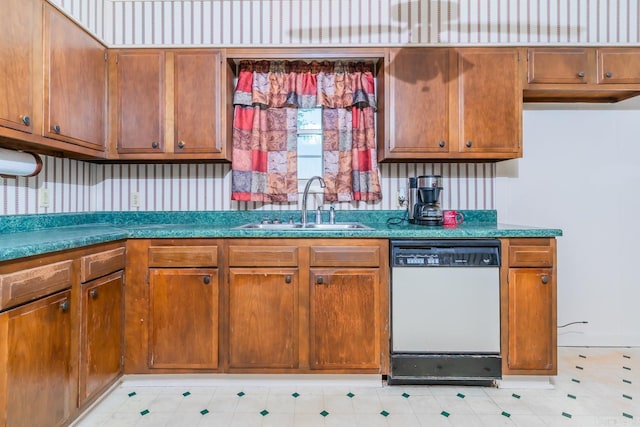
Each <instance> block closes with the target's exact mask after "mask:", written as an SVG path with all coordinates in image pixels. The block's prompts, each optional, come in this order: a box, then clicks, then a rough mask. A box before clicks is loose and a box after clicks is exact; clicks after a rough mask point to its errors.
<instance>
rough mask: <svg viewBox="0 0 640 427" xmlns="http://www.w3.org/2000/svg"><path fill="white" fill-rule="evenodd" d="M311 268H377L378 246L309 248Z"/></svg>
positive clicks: (378, 263) (378, 260)
mask: <svg viewBox="0 0 640 427" xmlns="http://www.w3.org/2000/svg"><path fill="white" fill-rule="evenodd" d="M309 265H311V266H312V267H379V266H380V247H379V246H348V245H340V246H311V247H310V248H309Z"/></svg>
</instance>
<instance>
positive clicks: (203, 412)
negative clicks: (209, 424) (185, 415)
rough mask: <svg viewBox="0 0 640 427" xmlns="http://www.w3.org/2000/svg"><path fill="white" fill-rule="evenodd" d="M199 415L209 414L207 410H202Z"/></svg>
mask: <svg viewBox="0 0 640 427" xmlns="http://www.w3.org/2000/svg"><path fill="white" fill-rule="evenodd" d="M200 413H201V414H202V415H207V414H208V413H209V410H208V409H203V410H202V411H200Z"/></svg>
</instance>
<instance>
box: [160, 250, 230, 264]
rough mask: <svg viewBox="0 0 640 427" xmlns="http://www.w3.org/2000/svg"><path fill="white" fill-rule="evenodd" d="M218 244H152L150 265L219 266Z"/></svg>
mask: <svg viewBox="0 0 640 427" xmlns="http://www.w3.org/2000/svg"><path fill="white" fill-rule="evenodd" d="M217 265H218V247H217V246H150V247H149V267H217Z"/></svg>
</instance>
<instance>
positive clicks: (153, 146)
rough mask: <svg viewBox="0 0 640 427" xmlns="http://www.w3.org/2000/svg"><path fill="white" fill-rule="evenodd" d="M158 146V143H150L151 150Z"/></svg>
mask: <svg viewBox="0 0 640 427" xmlns="http://www.w3.org/2000/svg"><path fill="white" fill-rule="evenodd" d="M159 146H160V144H158V142H157V141H153V142H152V143H151V148H158V147H159Z"/></svg>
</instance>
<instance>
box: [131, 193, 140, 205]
mask: <svg viewBox="0 0 640 427" xmlns="http://www.w3.org/2000/svg"><path fill="white" fill-rule="evenodd" d="M129 202H130V205H131V207H132V208H139V207H140V193H138V192H137V191H132V192H131V199H130V200H129Z"/></svg>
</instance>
